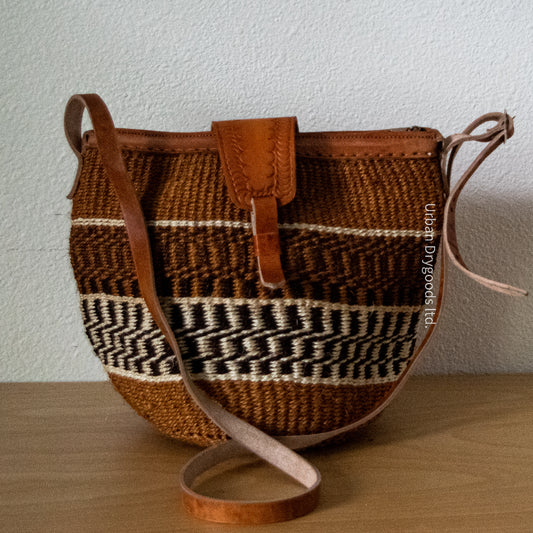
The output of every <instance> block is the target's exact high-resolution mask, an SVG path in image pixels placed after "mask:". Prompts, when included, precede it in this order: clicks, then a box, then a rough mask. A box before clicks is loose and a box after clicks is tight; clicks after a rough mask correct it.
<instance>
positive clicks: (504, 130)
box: [441, 113, 528, 296]
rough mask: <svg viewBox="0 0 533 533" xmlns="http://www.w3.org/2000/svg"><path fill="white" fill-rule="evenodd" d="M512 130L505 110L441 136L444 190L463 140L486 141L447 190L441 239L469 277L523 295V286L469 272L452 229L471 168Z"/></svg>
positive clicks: (494, 148) (454, 230) (503, 291)
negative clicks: (479, 130) (487, 125)
mask: <svg viewBox="0 0 533 533" xmlns="http://www.w3.org/2000/svg"><path fill="white" fill-rule="evenodd" d="M491 121H495V122H496V125H495V126H493V127H492V128H489V129H488V130H487V131H486V132H484V133H481V134H478V135H472V132H473V131H474V130H475V129H477V128H478V127H479V126H481V125H482V124H485V123H486V122H491ZM513 133H514V123H513V119H512V118H511V117H510V116H509V115H508V114H507V113H487V114H486V115H483V116H481V117H479V118H478V119H476V120H475V121H474V122H472V123H471V124H470V125H469V126H468V127H467V128H466V129H465V130H464V131H463V133H459V134H454V135H450V136H449V137H447V138H446V139H445V140H444V145H443V151H442V158H441V163H442V172H443V177H444V183H445V188H446V190H448V189H449V186H450V176H451V172H452V166H453V161H454V159H455V156H456V155H457V152H458V150H459V148H460V147H461V146H462V145H463V143H465V142H468V141H478V142H484V143H488V144H487V146H486V147H485V148H484V149H483V150H482V152H481V153H480V154H479V155H478V156H477V157H476V158H475V159H474V161H473V162H472V163H471V164H470V166H469V167H468V168H467V170H466V171H465V172H464V174H463V175H462V176H461V178H460V179H459V180H458V182H457V183H456V185H455V186H454V188H453V189H452V191H451V192H450V193H449V195H448V198H447V201H446V205H445V208H444V227H443V240H444V246H445V248H446V251H447V253H448V255H449V257H450V259H451V261H452V263H453V264H454V265H455V266H456V267H457V268H459V269H460V270H461V271H462V272H464V273H465V274H466V275H467V276H468V277H470V278H472V279H474V280H475V281H477V282H478V283H481V284H482V285H484V286H486V287H488V288H489V289H492V290H494V291H498V292H502V293H504V294H508V295H511V296H526V295H527V294H528V293H527V291H525V290H523V289H519V288H517V287H513V286H511V285H508V284H506V283H500V282H498V281H493V280H490V279H488V278H485V277H483V276H480V275H479V274H475V273H474V272H472V271H471V270H470V269H469V268H468V267H467V266H466V264H465V261H464V259H463V257H462V256H461V253H460V252H459V244H458V242H457V232H456V229H455V210H456V205H457V200H458V198H459V195H460V193H461V191H462V190H463V188H464V186H465V185H466V183H467V181H468V180H469V179H470V178H471V176H472V175H473V174H474V172H475V171H476V170H477V169H478V168H479V166H480V165H481V163H482V162H483V161H484V160H485V159H486V158H487V157H488V156H489V155H490V154H491V153H492V152H493V151H494V150H496V148H497V147H498V146H499V145H500V144H502V143H504V142H505V141H506V140H507V139H508V138H510V137H511V136H512V135H513Z"/></svg>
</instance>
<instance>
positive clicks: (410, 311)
mask: <svg viewBox="0 0 533 533" xmlns="http://www.w3.org/2000/svg"><path fill="white" fill-rule="evenodd" d="M84 108H87V109H88V111H89V114H90V116H91V119H92V122H93V126H94V131H91V132H88V133H85V134H84V135H83V136H82V135H81V118H82V115H83V111H84ZM487 121H494V122H495V123H496V124H495V126H494V127H493V128H491V129H489V130H487V131H486V132H485V133H482V134H480V135H473V134H472V132H473V130H474V129H476V128H477V127H478V126H479V125H480V124H483V123H484V122H487ZM65 128H66V133H67V138H68V140H69V143H70V145H71V146H72V148H73V149H74V151H75V153H76V154H77V155H78V157H79V160H80V164H79V169H78V175H77V178H76V182H75V185H74V187H73V190H72V192H71V194H70V195H69V198H72V200H73V206H72V230H71V236H70V253H71V260H72V267H73V270H74V275H75V278H76V281H77V284H78V288H79V292H80V296H81V310H82V314H83V320H84V324H85V329H86V332H87V335H88V337H89V339H90V341H91V343H92V345H93V347H94V350H95V352H96V355H97V356H98V357H99V358H100V360H101V362H102V364H103V365H104V367H105V369H106V371H107V372H108V374H109V377H110V379H111V381H112V383H113V385H114V386H115V388H116V389H117V390H118V391H119V392H120V393H121V394H122V396H123V397H124V398H125V399H126V400H127V401H128V403H129V404H130V405H131V406H132V407H133V408H134V409H135V410H136V411H137V412H138V413H139V414H140V415H142V416H144V417H145V418H147V419H148V420H150V421H151V422H152V423H153V424H154V425H155V426H156V427H157V428H158V429H159V430H160V431H161V432H163V433H164V434H166V435H169V436H171V437H175V438H178V439H181V440H184V441H187V442H191V443H195V444H200V445H203V446H207V445H213V444H218V445H217V446H215V447H210V448H208V449H207V451H206V452H203V453H202V454H200V455H198V456H197V457H196V458H194V459H193V460H192V461H191V462H190V463H189V464H188V465H187V466H186V467H185V469H184V470H183V472H182V478H181V484H182V488H183V496H184V502H185V505H186V507H187V509H188V510H189V511H190V512H192V513H193V514H195V515H196V516H199V517H201V518H205V519H208V520H214V521H219V522H235V523H236V522H239V523H264V522H274V521H280V520H287V519H290V518H294V517H296V516H300V515H302V514H305V513H307V512H309V511H310V510H312V509H313V508H314V507H315V506H316V504H317V502H318V487H319V485H320V475H319V473H318V471H317V470H316V469H315V468H314V467H313V466H312V465H310V464H309V463H308V462H307V461H306V460H305V459H303V458H302V457H300V456H299V455H297V454H296V453H295V452H294V451H293V450H294V449H299V448H304V447H308V446H311V445H314V444H317V443H319V442H323V441H326V440H329V439H333V438H338V437H340V436H341V435H343V434H346V433H347V432H349V431H353V430H355V429H356V428H357V427H359V426H361V425H362V424H364V423H366V422H368V421H369V420H370V419H371V418H373V417H374V416H376V415H377V414H378V413H379V412H380V411H381V410H383V408H384V407H385V406H386V405H387V404H388V403H389V402H390V401H391V399H392V398H393V396H394V395H395V394H396V393H397V392H398V390H399V389H400V386H401V385H402V384H403V383H404V382H405V379H406V376H407V375H408V372H409V371H410V369H411V368H412V365H413V362H414V361H415V359H416V357H417V356H418V355H419V353H420V351H421V349H422V348H423V346H424V345H425V344H426V343H427V341H428V339H429V336H430V335H431V333H432V332H433V330H434V327H435V324H436V321H437V316H438V313H439V310H440V306H441V300H442V297H443V284H444V274H445V271H446V258H448V259H451V260H452V262H454V263H455V264H456V265H457V266H458V267H459V268H461V269H462V270H463V271H465V272H466V273H467V274H468V275H470V276H471V277H474V278H475V279H477V280H478V281H480V282H481V283H483V284H485V285H487V286H489V287H491V288H493V289H495V290H499V291H501V292H506V293H509V294H524V291H521V290H520V289H516V288H514V287H510V286H508V285H504V284H500V283H497V282H493V281H490V280H487V279H485V278H482V277H480V276H478V275H476V274H472V273H471V272H470V271H468V269H467V268H466V266H465V264H464V262H463V260H462V258H461V256H460V254H459V252H458V249H457V241H456V236H455V221H454V208H455V203H456V201H457V197H458V195H459V192H460V190H461V189H462V187H463V186H464V184H465V183H466V181H467V180H468V179H469V178H470V176H471V175H472V173H473V172H474V171H475V170H476V168H477V167H478V166H479V164H480V163H481V161H482V160H483V159H484V158H485V157H486V156H487V155H489V154H490V153H491V152H492V151H493V150H494V149H495V148H496V147H497V146H498V145H499V144H500V143H502V142H503V141H504V140H505V139H506V138H507V137H509V136H511V135H512V133H513V126H512V119H511V118H510V117H509V116H508V115H506V114H502V113H492V114H489V115H485V116H483V117H481V118H480V119H478V120H477V121H476V122H474V123H473V124H471V125H470V126H469V128H467V130H465V132H464V133H462V134H458V135H452V136H451V137H448V138H447V139H443V137H442V136H441V135H440V133H439V132H437V131H436V130H433V129H429V128H418V127H415V128H407V129H402V130H382V131H365V132H326V133H298V130H297V125H296V120H295V119H294V118H278V119H256V120H241V121H227V122H215V123H213V129H212V132H205V133H204V132H202V133H162V132H153V131H142V130H121V129H118V130H115V128H114V126H113V123H112V120H111V117H110V116H109V113H108V111H107V108H106V107H105V105H104V103H103V102H102V100H101V99H100V98H99V97H98V96H96V95H76V96H74V97H73V98H72V99H71V100H70V101H69V103H68V105H67V110H66V116H65ZM470 140H477V141H481V142H484V143H487V144H486V147H485V149H484V151H483V152H482V153H481V154H480V156H479V157H478V158H477V159H476V160H475V161H474V163H472V165H471V166H470V167H469V169H468V170H467V171H466V172H465V174H464V175H463V177H462V178H461V179H460V180H459V182H458V184H457V185H456V187H455V188H454V190H453V191H452V192H451V193H449V192H448V179H449V178H448V177H449V175H450V171H451V163H452V161H453V157H454V156H455V153H456V151H457V148H458V147H459V146H460V145H461V144H462V143H463V142H465V141H470ZM446 166H448V168H446ZM441 241H442V243H443V245H444V246H443V247H444V248H445V252H446V253H444V254H442V263H443V264H441V268H440V271H441V275H440V280H439V278H438V277H437V276H436V275H435V272H436V260H437V254H438V252H439V249H440V248H441ZM439 286H440V290H439ZM420 331H422V333H421V334H419V332H420ZM417 340H418V341H419V342H418V343H417ZM228 437H231V439H230V440H227V438H228ZM274 437H275V438H274ZM221 442H222V443H223V444H219V443H221ZM245 450H249V451H251V452H253V453H255V454H256V455H258V456H259V457H262V458H264V459H265V460H267V461H268V462H270V463H271V464H273V465H274V466H276V467H277V468H280V469H281V470H282V471H284V472H286V473H287V474H288V475H290V476H292V477H293V478H295V479H296V480H298V481H299V482H300V483H301V484H302V485H303V487H304V489H303V492H302V494H301V495H299V496H297V497H294V498H290V499H279V500H274V501H268V502H241V501H238V502H237V501H223V500H213V499H210V498H206V497H204V496H202V495H200V494H197V493H196V492H194V491H193V490H192V488H191V485H192V483H193V481H194V480H195V478H196V477H197V476H198V475H200V474H201V473H202V472H203V471H205V470H207V469H209V468H210V467H211V466H213V465H214V464H216V463H218V462H220V461H223V460H225V459H227V458H230V457H233V456H235V455H239V454H241V453H243V451H245Z"/></svg>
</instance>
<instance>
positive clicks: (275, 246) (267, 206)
mask: <svg viewBox="0 0 533 533" xmlns="http://www.w3.org/2000/svg"><path fill="white" fill-rule="evenodd" d="M252 231H253V235H254V249H255V254H256V256H257V266H258V270H259V279H260V280H261V283H262V284H263V285H264V286H265V287H268V288H269V289H279V288H281V287H283V285H285V276H284V275H283V269H282V267H281V257H280V255H281V248H280V243H279V231H278V207H277V202H276V199H275V198H274V197H273V196H267V197H262V198H252Z"/></svg>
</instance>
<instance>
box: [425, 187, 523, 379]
mask: <svg viewBox="0 0 533 533" xmlns="http://www.w3.org/2000/svg"><path fill="white" fill-rule="evenodd" d="M472 194H473V193H471V192H470V196H468V194H466V193H465V195H464V196H463V197H462V198H461V200H460V201H459V204H458V209H457V233H458V241H459V249H460V250H461V254H462V256H463V259H464V261H465V263H466V264H467V266H468V267H469V269H470V270H472V271H473V272H475V273H478V274H480V275H482V276H485V277H487V278H490V279H493V280H497V281H501V282H504V283H507V284H509V285H513V286H515V287H519V288H521V289H525V290H527V291H528V292H529V293H530V295H529V296H527V297H512V296H507V295H505V294H501V293H497V292H494V291H491V290H489V289H488V288H486V287H484V286H482V285H480V284H478V283H476V282H474V281H473V280H471V279H470V278H468V277H467V276H465V275H464V274H463V273H462V272H461V271H459V270H458V269H456V268H455V267H453V266H450V269H449V275H448V290H447V293H446V302H445V306H444V310H443V313H442V314H441V316H440V318H439V321H440V323H439V327H438V329H437V330H436V332H435V337H434V339H432V344H431V346H430V347H429V349H428V351H427V353H424V354H423V355H422V358H421V360H420V361H419V362H418V366H417V368H416V373H417V374H446V373H460V372H466V373H499V372H505V373H508V372H533V357H532V353H531V351H532V350H531V346H532V345H533V198H508V197H505V196H501V197H498V196H496V195H491V196H488V195H485V196H484V197H483V198H476V197H474V196H472Z"/></svg>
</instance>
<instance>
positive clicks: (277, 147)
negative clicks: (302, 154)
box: [273, 119, 296, 205]
mask: <svg viewBox="0 0 533 533" xmlns="http://www.w3.org/2000/svg"><path fill="white" fill-rule="evenodd" d="M274 127H275V130H276V131H277V132H281V133H282V134H281V135H280V134H279V133H278V135H276V136H275V142H274V152H273V154H274V165H275V176H287V177H288V179H281V180H280V179H276V180H275V183H274V196H275V197H276V198H278V203H279V205H285V204H286V203H288V202H290V201H291V200H292V199H293V198H294V195H295V193H296V179H295V176H296V158H295V157H291V152H292V153H293V154H294V148H292V149H291V148H289V147H290V145H291V143H292V145H293V146H294V137H293V138H292V139H291V133H293V132H294V129H295V122H294V121H290V122H289V121H281V120H279V119H276V120H275V122H274ZM282 128H285V131H283V130H282ZM288 148H289V150H288V152H287V149H288Z"/></svg>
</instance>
